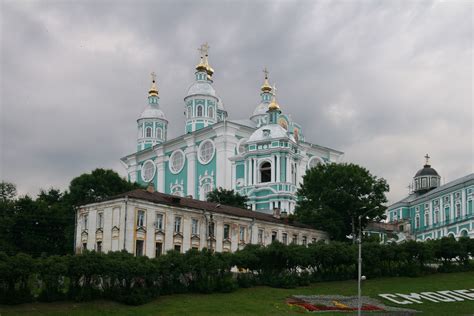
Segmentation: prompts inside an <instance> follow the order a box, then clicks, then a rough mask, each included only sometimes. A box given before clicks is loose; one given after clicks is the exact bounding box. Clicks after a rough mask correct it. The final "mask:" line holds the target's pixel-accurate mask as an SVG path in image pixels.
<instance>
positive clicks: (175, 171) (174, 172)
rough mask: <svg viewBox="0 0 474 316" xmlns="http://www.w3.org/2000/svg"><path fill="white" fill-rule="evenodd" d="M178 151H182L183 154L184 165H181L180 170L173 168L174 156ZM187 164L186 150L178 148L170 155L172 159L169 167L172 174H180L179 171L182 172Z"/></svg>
mask: <svg viewBox="0 0 474 316" xmlns="http://www.w3.org/2000/svg"><path fill="white" fill-rule="evenodd" d="M177 153H181V155H183V165H182V166H181V168H180V169H179V170H173V168H172V166H173V157H174V155H176V154H177ZM185 164H186V155H185V154H184V151H182V150H181V149H176V150H175V151H173V153H172V154H171V155H170V159H169V163H168V169H169V170H170V171H171V173H172V174H178V173H180V172H181V170H183V168H184V165H185Z"/></svg>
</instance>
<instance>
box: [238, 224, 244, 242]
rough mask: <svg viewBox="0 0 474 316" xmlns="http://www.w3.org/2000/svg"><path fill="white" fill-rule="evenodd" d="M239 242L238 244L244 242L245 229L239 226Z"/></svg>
mask: <svg viewBox="0 0 474 316" xmlns="http://www.w3.org/2000/svg"><path fill="white" fill-rule="evenodd" d="M239 240H240V242H245V227H244V226H240V230H239Z"/></svg>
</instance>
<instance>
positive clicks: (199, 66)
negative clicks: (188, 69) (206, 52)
mask: <svg viewBox="0 0 474 316" xmlns="http://www.w3.org/2000/svg"><path fill="white" fill-rule="evenodd" d="M207 67H208V65H207V63H204V57H202V56H201V61H200V62H199V64H197V65H196V70H197V71H207Z"/></svg>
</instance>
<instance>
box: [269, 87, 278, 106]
mask: <svg viewBox="0 0 474 316" xmlns="http://www.w3.org/2000/svg"><path fill="white" fill-rule="evenodd" d="M272 89H273V96H272V102H270V104H269V105H268V110H270V111H275V110H277V111H280V105H279V104H278V103H277V101H276V87H275V86H273V88H272Z"/></svg>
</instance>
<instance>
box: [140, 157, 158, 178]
mask: <svg viewBox="0 0 474 316" xmlns="http://www.w3.org/2000/svg"><path fill="white" fill-rule="evenodd" d="M149 163H151V164H152V165H153V175H152V176H151V178H150V179H148V180H146V179H145V178H144V177H143V175H144V174H145V172H144V170H145V165H146V164H149ZM140 173H141V178H142V180H143V182H146V183H148V182H150V181H153V179H154V178H155V175H156V165H155V162H154V161H153V160H151V159H148V160H147V161H145V162H144V163H143V164H142V167H141V169H140Z"/></svg>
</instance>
